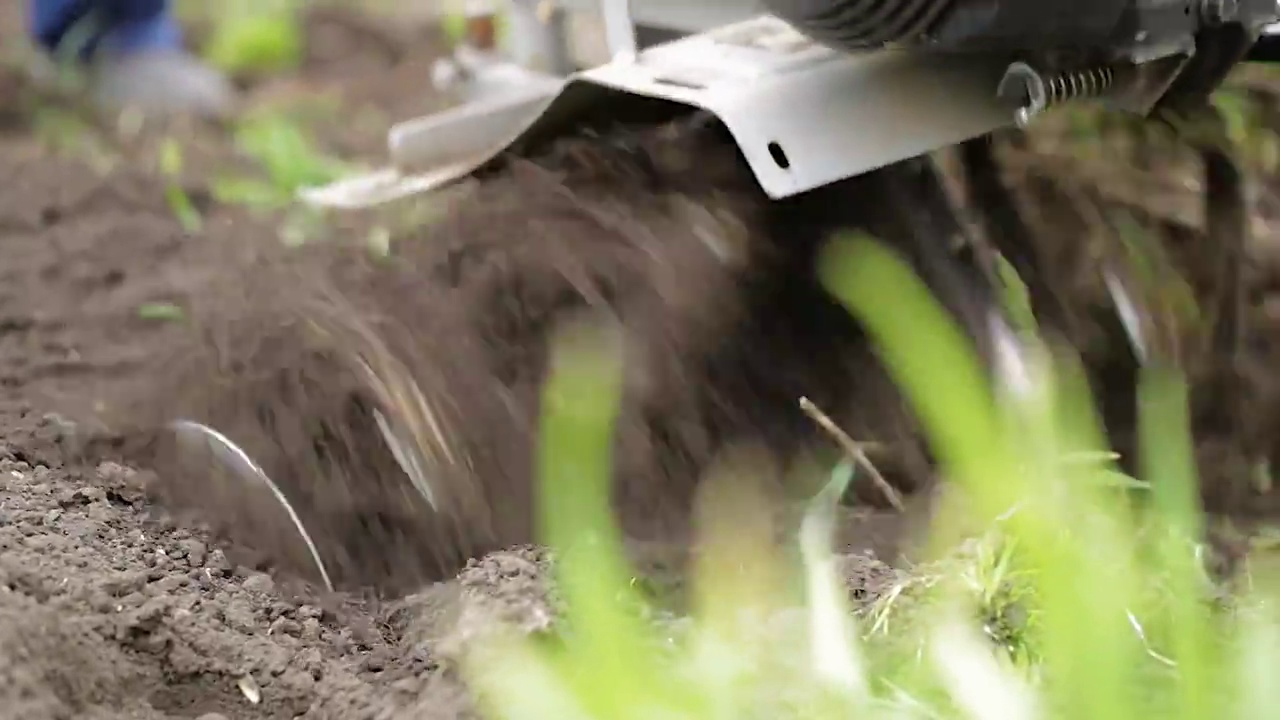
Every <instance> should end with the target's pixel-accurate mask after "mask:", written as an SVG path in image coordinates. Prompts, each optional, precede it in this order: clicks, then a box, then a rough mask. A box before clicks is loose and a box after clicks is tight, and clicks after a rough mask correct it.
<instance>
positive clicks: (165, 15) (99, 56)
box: [30, 0, 234, 115]
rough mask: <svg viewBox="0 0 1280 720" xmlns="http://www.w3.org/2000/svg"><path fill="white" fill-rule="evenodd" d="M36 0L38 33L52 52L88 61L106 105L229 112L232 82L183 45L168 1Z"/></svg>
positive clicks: (153, 111) (95, 90) (96, 91)
mask: <svg viewBox="0 0 1280 720" xmlns="http://www.w3.org/2000/svg"><path fill="white" fill-rule="evenodd" d="M30 2H31V5H30V9H31V12H30V18H31V32H32V35H33V37H34V39H35V40H36V41H37V42H38V43H39V44H40V45H41V46H43V47H45V48H46V49H47V50H49V51H50V52H55V53H57V54H59V55H61V56H63V57H66V53H74V55H73V56H74V57H77V58H78V59H80V60H82V61H85V62H87V63H88V66H89V69H90V75H91V79H92V81H93V93H94V96H95V99H96V100H98V101H99V102H100V103H101V104H103V105H105V106H108V107H111V108H125V107H130V108H137V109H139V110H142V111H143V112H146V113H151V114H166V113H172V112H191V113H196V114H202V115H222V114H225V113H227V112H229V111H230V109H231V106H232V104H233V100H234V93H233V92H232V88H231V86H230V84H229V83H228V82H227V80H226V79H225V78H223V77H222V76H221V75H220V74H218V73H216V72H215V71H213V70H212V69H211V68H208V67H206V66H205V65H203V64H202V63H200V62H199V61H198V60H197V59H196V58H194V57H192V56H190V55H188V54H187V53H186V52H185V51H184V50H183V38H182V31H181V29H180V28H179V26H178V24H177V22H176V21H175V19H174V18H173V16H172V15H171V14H170V7H169V2H168V0H30ZM66 44H74V45H75V46H76V47H63V46H64V45H66Z"/></svg>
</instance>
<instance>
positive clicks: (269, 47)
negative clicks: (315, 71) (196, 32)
mask: <svg viewBox="0 0 1280 720" xmlns="http://www.w3.org/2000/svg"><path fill="white" fill-rule="evenodd" d="M211 19H212V29H211V32H210V34H209V37H208V39H207V41H206V43H205V46H204V48H203V54H204V56H205V58H206V59H207V60H208V61H209V62H210V63H211V64H212V65H214V66H215V67H217V68H219V69H221V70H223V71H224V72H227V73H229V74H231V75H236V76H241V77H245V76H262V75H269V74H272V73H279V72H286V71H289V70H293V69H295V68H297V67H298V66H299V65H301V64H302V60H303V57H304V55H305V51H306V38H305V36H304V32H303V28H302V22H301V20H300V17H299V4H298V3H297V2H296V0H274V1H273V0H253V2H247V1H240V2H221V3H218V12H217V14H216V15H215V16H212V18H211Z"/></svg>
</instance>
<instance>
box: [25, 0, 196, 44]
mask: <svg viewBox="0 0 1280 720" xmlns="http://www.w3.org/2000/svg"><path fill="white" fill-rule="evenodd" d="M28 2H29V9H30V14H29V16H28V17H29V18H30V23H31V34H32V35H33V36H34V39H35V40H36V42H38V43H39V44H40V45H41V46H42V47H44V48H45V49H47V50H49V51H51V52H52V51H54V50H57V49H59V48H60V46H61V45H62V44H63V42H64V41H68V40H69V41H72V42H75V43H77V44H80V43H83V45H82V46H81V47H79V48H78V49H77V53H78V54H79V56H80V57H81V58H86V57H88V56H89V55H90V54H92V53H95V52H98V51H108V52H113V53H128V52H136V51H145V50H176V49H179V48H180V47H181V46H182V31H181V30H180V29H179V27H178V24H177V22H176V21H175V20H174V18H173V16H172V15H171V14H170V12H169V2H168V0H28ZM82 25H83V26H84V27H87V28H88V32H86V34H85V35H84V36H81V37H76V36H77V35H78V34H79V33H80V30H78V29H76V28H77V27H78V26H82ZM69 34H70V35H71V36H70V37H69Z"/></svg>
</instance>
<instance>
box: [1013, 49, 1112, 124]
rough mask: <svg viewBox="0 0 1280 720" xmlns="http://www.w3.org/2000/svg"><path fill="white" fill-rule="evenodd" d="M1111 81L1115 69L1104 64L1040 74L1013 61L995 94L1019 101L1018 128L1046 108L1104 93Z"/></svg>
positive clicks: (1023, 64)
mask: <svg viewBox="0 0 1280 720" xmlns="http://www.w3.org/2000/svg"><path fill="white" fill-rule="evenodd" d="M1115 80H1116V71H1115V68H1113V67H1110V66H1107V65H1099V66H1096V67H1092V68H1086V69H1083V70H1069V71H1065V72H1060V73H1054V74H1052V75H1042V74H1041V73H1040V72H1039V71H1037V70H1036V69H1035V68H1033V67H1031V66H1030V65H1028V64H1026V63H1023V62H1016V63H1013V64H1012V65H1010V66H1009V68H1008V69H1007V70H1006V71H1005V75H1004V79H1003V80H1001V81H1000V89H999V95H1000V96H1001V97H1015V98H1018V99H1019V101H1020V105H1021V107H1019V108H1018V111H1017V114H1016V116H1015V117H1016V119H1017V121H1018V124H1019V125H1026V124H1027V123H1029V122H1030V121H1031V119H1032V118H1034V117H1035V116H1036V115H1039V114H1040V113H1042V112H1044V111H1045V110H1048V109H1049V108H1052V107H1056V106H1058V105H1062V104H1063V103H1066V102H1070V101H1072V100H1083V99H1087V98H1096V97H1100V96H1102V95H1104V94H1106V93H1107V91H1109V90H1110V89H1111V88H1112V86H1113V85H1114V84H1115Z"/></svg>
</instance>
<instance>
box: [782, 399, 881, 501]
mask: <svg viewBox="0 0 1280 720" xmlns="http://www.w3.org/2000/svg"><path fill="white" fill-rule="evenodd" d="M800 409H801V410H803V411H804V414H805V415H808V416H809V417H810V418H811V419H812V420H813V421H814V422H815V423H817V424H818V427H820V428H822V429H823V430H825V431H826V432H827V434H829V435H830V436H831V437H832V438H834V439H835V441H836V443H837V444H839V445H840V447H841V449H843V450H844V451H845V454H847V455H848V456H849V459H850V460H853V461H854V462H855V463H857V464H858V465H860V466H861V467H862V468H863V469H864V470H866V471H867V473H868V474H870V475H871V481H872V482H874V483H875V484H876V487H877V488H879V489H880V492H881V493H883V494H884V496H885V498H886V499H887V500H888V501H889V504H890V505H892V506H893V509H894V510H897V511H898V512H906V509H907V508H906V506H905V505H903V504H902V497H901V496H900V495H899V494H898V491H897V490H894V489H893V486H892V485H890V484H889V482H888V481H887V480H885V479H884V476H883V475H881V474H880V471H879V470H877V469H876V466H875V464H873V463H872V462H871V459H870V458H868V457H867V453H866V449H865V448H864V446H863V445H862V444H861V443H858V442H857V441H855V440H854V439H853V438H851V437H849V433H847V432H845V431H844V430H841V429H840V426H838V425H836V424H835V421H833V420H832V419H831V418H830V417H828V416H827V414H826V413H824V412H822V410H820V409H819V408H818V406H817V405H814V404H813V401H812V400H810V399H809V398H807V397H802V398H800Z"/></svg>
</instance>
